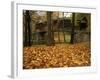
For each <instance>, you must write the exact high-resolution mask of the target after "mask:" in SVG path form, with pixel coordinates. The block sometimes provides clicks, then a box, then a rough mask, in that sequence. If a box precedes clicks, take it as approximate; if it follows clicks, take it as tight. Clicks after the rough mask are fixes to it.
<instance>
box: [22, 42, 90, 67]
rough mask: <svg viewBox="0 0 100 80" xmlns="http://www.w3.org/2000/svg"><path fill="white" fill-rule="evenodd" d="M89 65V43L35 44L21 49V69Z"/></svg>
mask: <svg viewBox="0 0 100 80" xmlns="http://www.w3.org/2000/svg"><path fill="white" fill-rule="evenodd" d="M90 65H91V52H90V44H89V43H88V42H84V43H78V44H73V45H72V44H56V45H55V46H45V45H37V46H32V47H25V48H24V49H23V69H35V68H56V67H78V66H90Z"/></svg>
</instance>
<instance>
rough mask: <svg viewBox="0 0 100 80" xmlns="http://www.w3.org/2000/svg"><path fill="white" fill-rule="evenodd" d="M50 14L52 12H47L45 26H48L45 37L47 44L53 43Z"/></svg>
mask: <svg viewBox="0 0 100 80" xmlns="http://www.w3.org/2000/svg"><path fill="white" fill-rule="evenodd" d="M51 14H52V12H47V26H48V38H47V45H49V46H50V45H53V44H54V35H53V30H52V29H53V28H52V25H51V20H52V19H51Z"/></svg>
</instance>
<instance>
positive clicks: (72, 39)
mask: <svg viewBox="0 0 100 80" xmlns="http://www.w3.org/2000/svg"><path fill="white" fill-rule="evenodd" d="M74 29H75V13H73V14H72V31H71V41H70V43H71V44H73V43H74Z"/></svg>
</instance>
